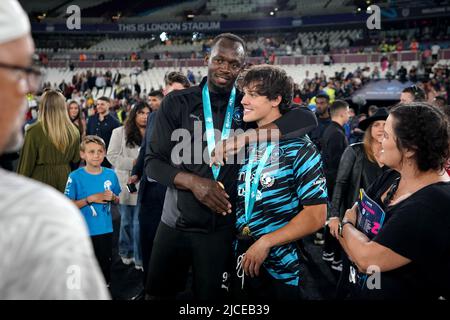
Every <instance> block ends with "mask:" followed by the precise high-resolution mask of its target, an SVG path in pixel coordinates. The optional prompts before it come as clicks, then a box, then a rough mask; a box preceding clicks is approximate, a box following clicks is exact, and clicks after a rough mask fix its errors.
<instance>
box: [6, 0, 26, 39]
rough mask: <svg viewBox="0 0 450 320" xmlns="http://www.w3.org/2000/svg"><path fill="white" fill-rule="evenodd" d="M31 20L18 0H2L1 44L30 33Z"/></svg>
mask: <svg viewBox="0 0 450 320" xmlns="http://www.w3.org/2000/svg"><path fill="white" fill-rule="evenodd" d="M30 29H31V28H30V21H29V20H28V16H27V14H26V13H25V11H24V10H23V9H22V7H21V6H20V4H19V2H18V1H17V0H0V44H2V43H6V42H9V41H12V40H16V39H18V38H21V37H23V36H24V35H26V34H28V33H30Z"/></svg>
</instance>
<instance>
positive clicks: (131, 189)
mask: <svg viewBox="0 0 450 320" xmlns="http://www.w3.org/2000/svg"><path fill="white" fill-rule="evenodd" d="M127 190H128V192H129V193H135V192H137V188H136V185H135V184H134V183H128V184H127Z"/></svg>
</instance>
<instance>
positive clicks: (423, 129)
mask: <svg viewBox="0 0 450 320" xmlns="http://www.w3.org/2000/svg"><path fill="white" fill-rule="evenodd" d="M390 115H391V116H392V117H393V118H394V122H393V129H394V133H395V135H396V136H397V139H396V144H397V148H398V149H399V150H400V151H402V150H405V149H410V150H414V151H415V154H414V158H415V160H416V163H417V167H418V169H419V170H420V171H422V172H426V171H428V170H436V171H438V170H439V171H440V170H442V169H443V168H444V167H445V165H446V163H447V161H448V159H449V157H450V148H449V137H450V132H449V131H450V129H449V120H448V118H447V116H446V115H445V114H444V113H443V112H442V111H441V110H439V109H438V108H436V107H434V106H432V105H430V104H428V103H424V102H412V103H408V104H400V105H398V106H396V107H394V108H393V109H392V110H391V111H390Z"/></svg>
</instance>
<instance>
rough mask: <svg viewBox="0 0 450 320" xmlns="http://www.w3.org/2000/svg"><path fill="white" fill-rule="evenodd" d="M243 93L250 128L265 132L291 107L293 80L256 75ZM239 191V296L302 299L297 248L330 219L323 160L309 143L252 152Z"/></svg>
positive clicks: (277, 73)
mask: <svg viewBox="0 0 450 320" xmlns="http://www.w3.org/2000/svg"><path fill="white" fill-rule="evenodd" d="M240 85H241V87H242V88H243V92H244V94H245V95H244V97H243V98H242V101H241V103H242V105H243V106H244V118H243V119H244V121H245V122H253V121H254V122H256V123H257V124H258V127H261V126H264V125H266V124H268V123H271V122H273V121H275V120H276V119H278V118H280V117H281V115H282V114H283V113H285V112H287V111H288V110H289V108H290V106H291V100H292V92H293V84H292V80H291V79H290V78H289V77H288V76H287V75H286V72H285V71H283V70H281V69H279V68H277V67H274V66H268V65H261V66H255V67H252V68H251V69H249V70H248V71H247V73H246V74H245V75H243V78H242V82H241V84H240ZM237 183H238V198H237V203H236V229H237V230H236V231H237V233H238V236H237V240H236V242H235V254H236V258H237V263H236V264H237V267H236V270H237V277H238V278H239V281H238V282H237V283H236V282H235V281H234V282H233V283H234V284H235V285H236V286H237V288H236V287H233V289H234V293H235V294H234V296H235V297H236V298H247V299H258V300H259V299H276V300H291V299H299V297H300V295H299V292H300V291H299V286H300V285H301V283H302V281H301V280H302V279H301V278H302V276H303V275H302V274H301V271H300V267H301V264H302V262H301V261H300V255H299V250H298V247H297V244H296V241H297V240H299V239H301V238H303V237H305V236H307V235H309V234H312V233H314V232H315V231H317V230H319V229H320V228H321V227H322V226H323V225H324V223H325V218H326V203H327V189H326V181H325V178H324V175H323V170H322V161H321V158H320V154H319V152H318V151H317V149H316V147H315V146H314V144H313V143H312V141H311V140H310V139H309V137H308V136H307V135H305V136H303V137H299V138H294V139H286V140H281V141H271V142H267V143H262V144H259V145H256V144H252V145H250V146H249V147H248V150H247V152H246V157H245V161H244V164H243V166H242V167H241V169H240V171H239V176H238V182H237ZM235 279H236V278H235ZM244 280H245V281H244Z"/></svg>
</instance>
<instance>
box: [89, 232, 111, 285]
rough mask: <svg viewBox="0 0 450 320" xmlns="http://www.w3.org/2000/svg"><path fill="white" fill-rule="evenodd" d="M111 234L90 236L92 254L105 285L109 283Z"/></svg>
mask: <svg viewBox="0 0 450 320" xmlns="http://www.w3.org/2000/svg"><path fill="white" fill-rule="evenodd" d="M112 235H113V234H112V233H105V234H101V235H98V236H91V240H92V245H93V247H94V253H95V256H96V257H97V261H98V263H99V265H100V269H101V270H102V273H103V276H104V277H105V281H106V283H107V284H109V283H110V282H111V259H112Z"/></svg>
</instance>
